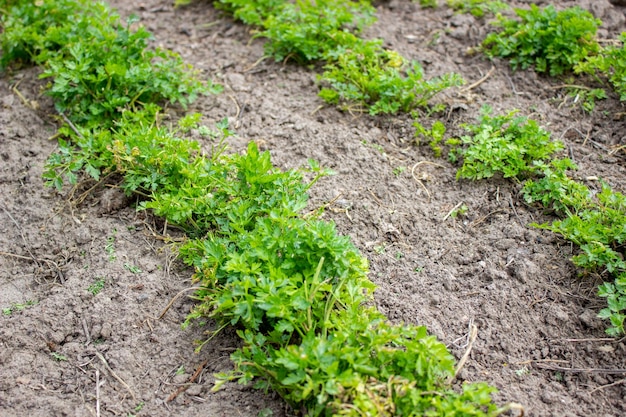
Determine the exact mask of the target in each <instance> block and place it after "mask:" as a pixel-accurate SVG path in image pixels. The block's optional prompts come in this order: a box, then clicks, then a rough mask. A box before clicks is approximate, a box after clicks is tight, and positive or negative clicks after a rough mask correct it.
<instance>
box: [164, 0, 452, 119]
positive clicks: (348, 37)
mask: <svg viewBox="0 0 626 417" xmlns="http://www.w3.org/2000/svg"><path fill="white" fill-rule="evenodd" d="M189 2H190V0H177V1H176V3H177V4H179V5H181V4H186V3H189ZM213 4H214V5H215V6H216V7H218V8H220V9H223V10H225V11H227V12H228V13H230V14H232V15H233V16H234V17H235V18H236V19H238V20H241V21H242V22H243V23H245V24H247V25H251V26H252V27H254V28H255V30H254V36H255V37H261V38H264V39H266V42H265V44H264V45H265V52H266V55H267V56H268V57H273V58H274V59H276V60H277V61H287V60H292V61H295V62H297V63H299V64H320V65H322V66H323V71H322V73H321V74H320V75H319V76H318V81H319V84H320V85H321V87H322V88H321V90H320V92H319V96H320V97H321V98H322V99H323V100H325V101H326V102H328V103H331V104H336V105H339V106H340V107H341V108H343V109H346V110H350V111H367V112H369V113H370V114H372V115H375V114H394V113H398V112H409V111H411V110H414V109H416V108H425V107H428V106H429V104H430V102H431V99H432V98H433V97H434V96H435V95H436V94H438V93H439V92H441V91H443V90H445V89H447V88H450V87H454V86H459V85H462V84H463V83H464V80H463V79H462V78H461V77H460V76H459V75H458V74H455V73H449V74H444V75H442V76H440V77H433V78H430V79H426V78H425V76H424V71H423V68H422V66H421V65H420V64H419V63H418V62H417V61H412V62H411V61H409V60H407V59H406V58H404V57H403V56H402V55H400V54H399V53H398V52H396V51H393V50H390V49H386V48H384V47H383V40H381V39H369V40H366V39H363V38H361V37H360V36H359V35H360V34H361V32H362V30H363V29H364V28H366V27H367V26H369V25H371V24H372V23H373V22H374V21H375V17H374V13H375V9H374V8H373V7H372V5H371V4H370V2H369V1H366V0H358V1H352V0H317V1H309V0H304V1H296V2H292V1H288V0H219V1H214V2H213ZM433 107H434V109H433V110H436V109H440V108H442V107H441V106H440V105H439V106H437V105H435V106H433Z"/></svg>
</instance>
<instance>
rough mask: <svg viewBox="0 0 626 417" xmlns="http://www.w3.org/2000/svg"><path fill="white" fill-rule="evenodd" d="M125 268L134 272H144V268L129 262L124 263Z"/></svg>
mask: <svg viewBox="0 0 626 417" xmlns="http://www.w3.org/2000/svg"><path fill="white" fill-rule="evenodd" d="M124 268H126V269H127V270H128V271H130V272H131V273H133V274H141V272H142V270H141V269H140V268H139V267H138V266H136V265H132V264H129V263H128V262H125V263H124Z"/></svg>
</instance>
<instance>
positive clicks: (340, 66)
mask: <svg viewBox="0 0 626 417" xmlns="http://www.w3.org/2000/svg"><path fill="white" fill-rule="evenodd" d="M346 38H349V36H346ZM331 58H332V60H331V61H330V63H329V64H327V65H326V66H325V67H324V69H325V71H324V72H323V73H322V75H321V76H320V77H319V80H320V82H321V83H322V85H324V86H325V87H323V88H322V90H321V91H320V97H322V98H323V99H324V100H326V101H327V102H329V103H333V104H341V105H343V106H344V107H348V106H351V105H353V103H356V104H358V105H360V106H362V108H364V109H368V111H369V113H370V114H379V113H387V114H390V113H391V114H392V113H397V112H399V111H403V112H409V111H411V110H413V109H415V108H417V107H426V106H427V105H428V102H429V101H430V100H431V99H432V98H433V97H434V96H435V95H436V94H438V93H439V92H441V91H443V90H445V89H447V88H450V87H453V86H459V85H462V84H463V82H464V81H463V79H462V78H461V76H460V75H458V74H455V73H450V74H446V75H443V76H441V77H435V78H432V79H430V80H425V79H424V72H423V69H422V67H421V66H420V65H419V64H418V63H417V62H412V63H408V62H406V60H405V59H404V58H403V57H402V56H401V55H399V54H398V53H397V52H395V51H390V50H386V49H384V48H382V41H380V40H372V41H360V40H358V39H356V38H353V39H352V40H351V41H346V42H344V43H343V46H342V47H341V48H338V49H337V50H336V51H334V52H332V54H331Z"/></svg>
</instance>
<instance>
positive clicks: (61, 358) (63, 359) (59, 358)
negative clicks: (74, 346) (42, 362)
mask: <svg viewBox="0 0 626 417" xmlns="http://www.w3.org/2000/svg"><path fill="white" fill-rule="evenodd" d="M50 356H52V357H53V358H54V359H55V360H57V361H59V362H67V356H65V355H61V354H60V353H57V352H50Z"/></svg>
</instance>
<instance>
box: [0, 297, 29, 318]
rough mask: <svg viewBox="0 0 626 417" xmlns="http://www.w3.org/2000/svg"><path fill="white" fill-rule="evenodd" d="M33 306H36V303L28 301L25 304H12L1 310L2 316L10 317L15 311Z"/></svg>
mask: <svg viewBox="0 0 626 417" xmlns="http://www.w3.org/2000/svg"><path fill="white" fill-rule="evenodd" d="M34 305H37V301H34V300H28V301H26V302H25V303H14V304H11V306H10V307H5V308H3V309H2V314H4V315H5V316H10V315H11V314H13V313H14V312H16V311H22V310H24V309H26V308H28V307H32V306H34Z"/></svg>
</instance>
